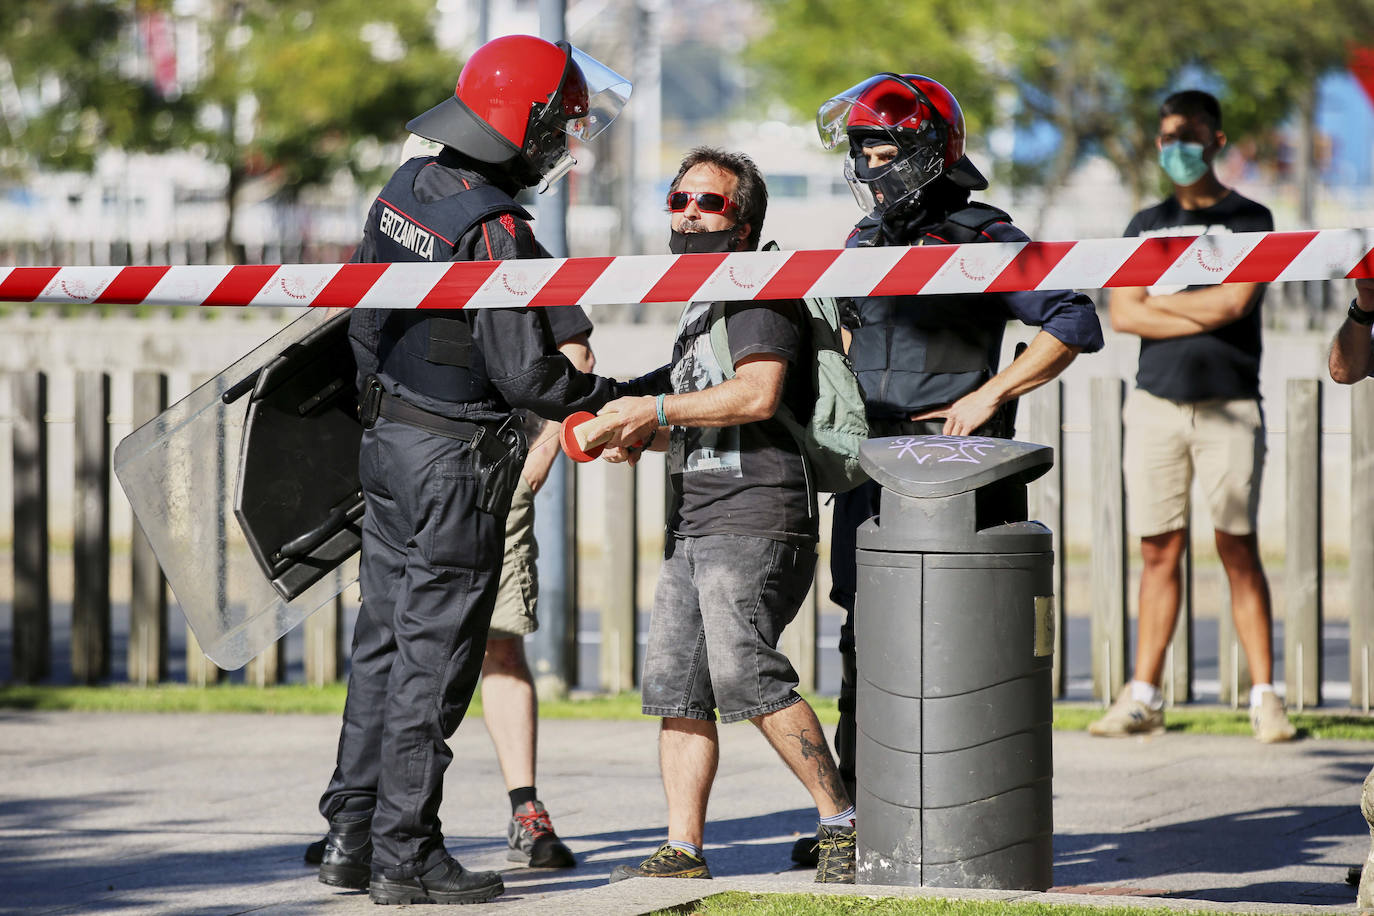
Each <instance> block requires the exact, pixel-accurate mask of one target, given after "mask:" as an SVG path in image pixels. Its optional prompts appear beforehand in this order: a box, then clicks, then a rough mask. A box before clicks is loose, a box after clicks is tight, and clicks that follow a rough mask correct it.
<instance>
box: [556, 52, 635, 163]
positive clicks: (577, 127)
mask: <svg viewBox="0 0 1374 916" xmlns="http://www.w3.org/2000/svg"><path fill="white" fill-rule="evenodd" d="M569 49H570V50H571V52H572V62H573V63H574V64H576V65H577V68H578V69H579V70H581V71H582V79H583V81H584V86H585V94H583V98H582V99H581V100H578V102H580V104H579V103H574V104H571V105H570V104H569V102H570V101H573V100H572V99H570V98H569V97H568V96H566V95H565V97H564V104H563V114H564V115H565V116H566V120H565V121H564V123H563V131H564V132H565V133H567V134H568V135H570V136H573V137H576V138H577V139H579V140H582V141H583V142H586V141H587V140H590V139H591V138H593V137H595V136H596V135H597V134H599V133H601V132H602V131H603V130H605V129H606V128H607V126H609V125H610V123H611V122H612V121H614V120H615V119H616V117H617V116H618V115H619V114H620V111H621V109H622V108H624V107H625V103H626V102H628V101H629V100H630V93H631V92H633V91H634V86H633V85H632V84H631V83H630V81H629V80H627V79H626V78H625V77H623V76H621V75H620V74H619V73H616V72H615V71H614V70H612V69H611V68H610V67H608V66H606V65H605V64H603V63H602V62H601V61H599V60H597V59H596V58H595V57H592V56H591V55H589V54H586V53H584V52H582V51H581V50H579V49H577V48H574V47H572V46H571V45H569ZM566 81H567V80H566V79H565V82H566Z"/></svg>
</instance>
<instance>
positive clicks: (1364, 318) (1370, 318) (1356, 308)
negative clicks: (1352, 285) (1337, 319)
mask: <svg viewBox="0 0 1374 916" xmlns="http://www.w3.org/2000/svg"><path fill="white" fill-rule="evenodd" d="M1359 302H1360V300H1359V299H1351V300H1350V311H1349V312H1348V313H1347V314H1346V317H1347V318H1349V319H1350V320H1351V321H1353V322H1355V323H1356V324H1365V325H1369V324H1374V312H1366V311H1365V310H1364V309H1362V308H1360V305H1359Z"/></svg>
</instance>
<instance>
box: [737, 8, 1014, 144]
mask: <svg viewBox="0 0 1374 916" xmlns="http://www.w3.org/2000/svg"><path fill="white" fill-rule="evenodd" d="M759 6H760V9H761V11H762V13H763V16H764V17H765V19H766V20H767V21H768V31H767V33H766V34H765V35H763V36H762V37H760V38H759V39H758V40H757V41H755V42H754V43H753V44H752V45H751V46H750V48H749V54H748V56H749V59H750V60H751V61H752V62H754V63H755V64H756V65H758V66H759V67H760V68H761V69H762V71H763V74H764V78H765V86H767V87H768V88H769V89H771V90H772V91H773V92H774V93H775V94H776V95H777V96H778V97H779V98H781V99H782V100H783V101H784V102H786V103H787V104H788V105H790V106H791V107H792V108H793V109H794V110H795V111H796V112H797V113H798V114H799V115H801V116H804V117H808V118H812V117H815V114H816V109H817V108H818V107H820V105H821V103H822V102H824V101H825V100H826V99H828V98H830V97H831V96H833V95H835V94H836V93H838V92H841V91H843V90H845V89H847V88H849V87H850V86H853V85H854V84H856V83H858V82H860V81H861V80H864V79H867V78H868V77H870V76H872V75H873V74H874V73H879V72H882V71H884V70H890V71H895V72H898V73H919V74H922V75H925V76H929V77H931V78H933V79H937V80H939V81H940V82H942V83H944V84H945V85H946V86H949V87H952V89H953V91H954V93H955V95H956V96H957V97H958V99H959V104H960V106H961V107H962V108H963V109H964V115H965V117H966V118H967V119H968V121H969V123H970V126H971V127H972V128H973V129H975V130H977V129H981V128H983V127H985V126H986V124H987V123H988V120H989V118H990V116H991V114H992V103H993V89H994V86H993V85H992V84H991V83H990V82H989V81H988V80H986V79H985V78H984V75H983V74H984V72H985V71H986V64H985V62H984V61H982V60H980V56H979V47H980V45H982V44H984V42H982V41H980V40H979V36H980V35H983V34H985V33H986V24H987V23H988V22H989V21H991V19H992V18H994V17H993V13H994V11H995V8H996V6H997V3H996V2H995V0H967V2H964V3H958V4H954V3H941V2H939V0H904V2H901V3H864V2H858V0H761V2H760V4H759Z"/></svg>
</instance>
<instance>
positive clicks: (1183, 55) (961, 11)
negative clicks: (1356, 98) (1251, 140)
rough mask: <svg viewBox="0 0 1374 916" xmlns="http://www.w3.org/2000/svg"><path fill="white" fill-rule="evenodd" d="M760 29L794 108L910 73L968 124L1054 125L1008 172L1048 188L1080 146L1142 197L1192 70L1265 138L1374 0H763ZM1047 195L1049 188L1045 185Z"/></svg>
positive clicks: (1238, 134)
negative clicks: (1047, 139) (1004, 105)
mask: <svg viewBox="0 0 1374 916" xmlns="http://www.w3.org/2000/svg"><path fill="white" fill-rule="evenodd" d="M763 8H764V10H765V12H766V14H767V15H768V17H769V19H770V24H769V29H768V31H767V34H766V35H765V36H764V37H763V38H761V39H760V40H759V41H758V42H757V43H756V44H755V45H754V47H753V48H752V49H751V52H752V53H753V54H754V56H755V57H756V59H757V60H758V61H759V63H760V66H761V68H762V69H763V72H764V75H765V80H766V85H768V86H769V87H771V89H772V90H773V92H774V93H775V94H776V95H777V96H779V97H780V98H782V99H783V100H784V101H786V102H788V103H789V104H790V105H791V106H792V107H793V108H795V109H796V110H797V111H798V113H799V114H804V115H810V114H814V112H815V110H816V106H817V105H818V104H819V103H820V102H821V101H822V100H824V99H825V98H827V97H828V96H830V95H831V94H833V93H834V92H836V91H839V90H841V89H843V88H844V87H846V86H850V85H852V84H854V83H855V82H857V81H858V80H859V79H862V78H863V77H865V76H867V75H870V74H872V73H875V72H880V71H882V70H886V69H892V70H899V71H904V72H912V71H915V72H919V73H924V74H925V75H927V76H931V77H934V78H935V79H938V80H940V81H941V82H943V83H945V84H946V85H947V86H949V87H950V89H951V90H952V91H953V92H954V93H955V95H956V96H957V97H958V98H959V101H960V103H961V104H962V105H963V106H964V110H965V115H966V117H967V119H968V121H969V127H970V132H971V134H973V135H975V136H976V135H977V133H978V132H980V131H982V130H984V129H985V128H986V127H987V125H988V123H989V120H988V119H989V117H990V115H991V112H992V108H991V100H992V99H993V98H994V97H995V95H996V94H997V93H998V92H999V91H1001V92H1004V93H1008V94H1010V95H1011V97H1013V98H1014V99H1015V103H1014V105H1013V106H1012V118H1013V120H1014V122H1015V123H1016V124H1018V125H1020V126H1023V127H1030V126H1046V125H1048V126H1049V127H1051V128H1052V129H1053V130H1054V131H1055V132H1056V134H1057V136H1058V138H1059V143H1058V146H1057V148H1056V149H1055V151H1054V153H1053V154H1052V155H1050V156H1049V157H1047V158H1045V159H1044V160H1041V161H1038V162H1029V163H1019V164H1018V166H1017V168H1016V172H1015V174H1014V175H1013V178H1019V179H1020V180H1022V181H1029V182H1034V183H1036V184H1039V185H1041V186H1042V187H1044V188H1045V189H1046V190H1048V191H1051V192H1052V191H1053V190H1054V189H1055V188H1058V187H1059V186H1061V185H1062V184H1063V183H1064V182H1065V181H1066V180H1067V179H1068V176H1069V174H1070V173H1071V171H1072V170H1073V168H1074V167H1075V166H1077V165H1078V164H1079V163H1080V162H1081V161H1082V160H1083V158H1084V157H1085V156H1087V155H1089V154H1094V153H1095V154H1100V155H1103V156H1105V157H1106V158H1107V159H1108V160H1110V161H1111V162H1112V163H1113V165H1115V167H1116V168H1117V170H1118V172H1119V173H1120V174H1121V176H1122V179H1123V180H1124V181H1125V182H1126V184H1127V185H1128V186H1129V187H1131V188H1132V189H1133V190H1134V191H1135V193H1136V194H1137V196H1139V195H1141V194H1143V193H1144V192H1145V190H1146V189H1147V185H1148V184H1149V183H1150V181H1151V179H1152V178H1153V177H1154V175H1155V172H1154V170H1152V169H1151V168H1149V164H1150V162H1151V161H1152V160H1153V158H1154V156H1155V148H1154V134H1155V127H1156V122H1155V111H1156V108H1157V106H1158V104H1159V102H1160V101H1161V100H1162V99H1163V98H1164V96H1165V95H1167V94H1168V93H1169V92H1170V91H1173V90H1176V89H1181V88H1185V87H1187V86H1193V85H1199V84H1201V85H1202V87H1203V88H1207V89H1209V90H1211V91H1213V92H1214V93H1215V94H1216V95H1218V97H1219V98H1220V99H1221V102H1222V105H1223V109H1224V111H1225V118H1226V123H1225V126H1226V130H1227V133H1228V135H1229V136H1230V137H1231V138H1232V139H1239V138H1243V137H1247V136H1254V137H1265V136H1266V135H1268V134H1270V133H1271V132H1272V131H1273V130H1274V128H1276V127H1277V126H1279V125H1280V124H1281V123H1282V122H1283V121H1284V120H1285V119H1287V118H1288V117H1290V116H1291V115H1293V114H1294V113H1308V114H1310V110H1311V108H1312V99H1313V97H1314V96H1313V93H1314V91H1315V89H1314V87H1315V85H1316V82H1317V80H1318V79H1319V78H1320V77H1321V76H1322V75H1323V74H1325V73H1327V72H1329V71H1331V70H1333V69H1336V68H1339V67H1342V66H1344V65H1345V64H1346V62H1347V61H1348V59H1349V54H1350V52H1351V50H1352V47H1353V43H1365V44H1368V43H1369V42H1370V41H1371V40H1374V0H1255V2H1251V3H1243V4H1241V3H1234V2H1231V0H1194V2H1191V3H1183V4H1174V5H1172V6H1170V7H1168V9H1167V10H1162V9H1161V8H1159V7H1157V6H1152V5H1150V4H1143V3H1139V2H1126V0H1040V2H1039V3H1035V4H1026V3H1017V2H1014V0H978V2H972V3H965V4H959V5H955V4H940V3H936V2H933V0H914V2H909V3H904V4H888V5H886V6H881V5H876V4H868V3H860V2H857V0H804V2H796V3H793V2H789V0H763ZM1047 196H1048V195H1047Z"/></svg>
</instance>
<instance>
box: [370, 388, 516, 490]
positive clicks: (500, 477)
mask: <svg viewBox="0 0 1374 916" xmlns="http://www.w3.org/2000/svg"><path fill="white" fill-rule="evenodd" d="M379 416H382V417H386V418H387V419H388V420H392V421H394V422H397V423H405V424H406V425H407V426H414V427H415V428H416V429H423V430H424V431H425V432H429V433H433V434H434V435H436V436H444V437H445V438H448V439H456V440H458V441H459V442H466V443H467V444H468V445H469V447H470V448H471V449H472V454H473V463H474V465H475V467H476V469H477V508H478V509H481V510H482V511H483V512H489V513H492V514H495V515H505V514H506V513H507V512H508V511H509V510H510V501H511V497H512V496H513V495H514V494H515V485H516V482H517V481H518V479H519V476H520V470H521V469H522V468H523V467H524V466H525V456H526V454H527V453H528V452H529V446H528V443H527V442H526V441H525V431H524V429H523V427H522V424H521V423H520V420H519V419H518V418H517V417H513V416H512V417H507V418H506V419H505V420H504V421H502V422H501V423H500V424H496V423H486V424H483V423H473V422H471V421H469V420H455V419H453V418H451V417H445V416H441V415H440V414H436V413H431V412H430V411H428V410H423V409H421V408H419V407H416V406H415V405H414V404H407V403H406V402H405V401H403V400H401V399H400V398H398V397H396V396H395V395H394V394H389V393H387V391H386V390H385V389H383V388H382V383H381V381H380V380H379V379H378V378H377V377H376V376H375V375H370V376H368V377H367V379H366V380H364V382H363V393H362V397H361V398H360V399H359V405H358V419H359V420H361V421H362V424H363V429H371V428H372V427H373V426H374V425H375V424H376V422H377V417H379Z"/></svg>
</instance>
